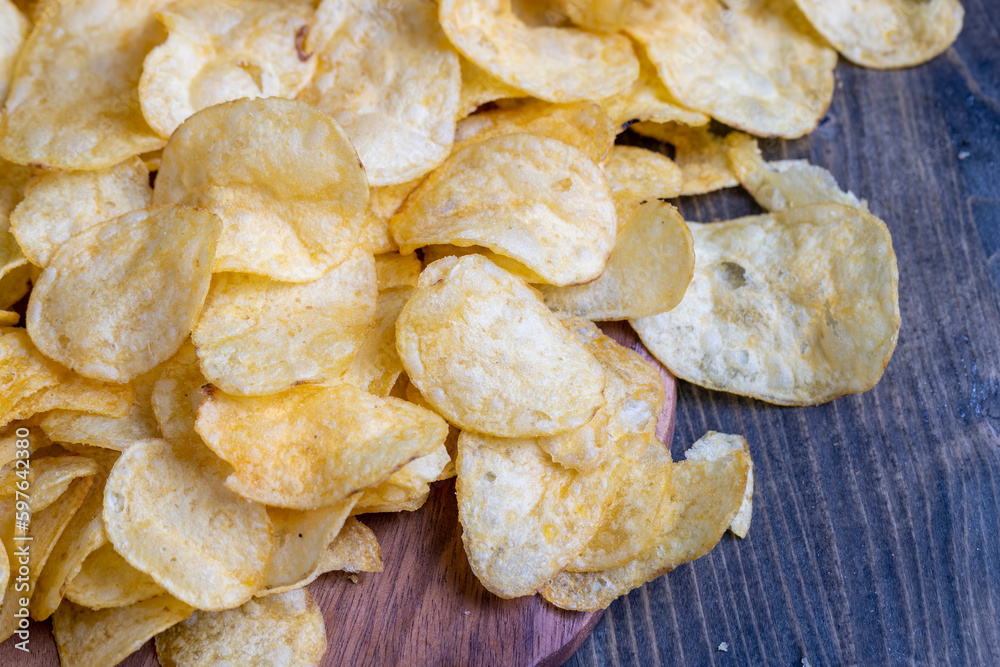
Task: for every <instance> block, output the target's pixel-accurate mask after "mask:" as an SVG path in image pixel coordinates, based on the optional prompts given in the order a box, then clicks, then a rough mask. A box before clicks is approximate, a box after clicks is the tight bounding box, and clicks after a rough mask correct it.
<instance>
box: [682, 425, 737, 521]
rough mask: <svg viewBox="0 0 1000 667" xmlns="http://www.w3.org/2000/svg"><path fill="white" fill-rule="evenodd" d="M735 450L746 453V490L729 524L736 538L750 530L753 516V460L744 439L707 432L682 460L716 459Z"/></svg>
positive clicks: (726, 434)
mask: <svg viewBox="0 0 1000 667" xmlns="http://www.w3.org/2000/svg"><path fill="white" fill-rule="evenodd" d="M736 450H742V451H743V452H745V453H746V459H747V481H746V488H745V489H744V490H743V502H741V503H740V509H739V510H738V511H737V512H736V516H734V517H733V520H732V522H731V523H730V524H729V530H731V531H732V532H733V533H734V534H735V535H737V536H738V537H746V536H747V532H748V531H749V530H750V517H751V516H752V514H753V459H751V458H750V448H749V447H748V446H747V441H746V439H744V438H743V436H740V435H730V434H728V433H716V432H715V431H709V432H708V433H706V434H705V435H703V436H702V437H701V438H700V439H699V440H698V442H696V443H694V444H693V445H691V449H689V450H687V452H686V453H685V454H684V458H686V459H688V460H689V461H703V460H710V459H717V458H721V457H723V456H725V455H726V453H727V452H729V451H736Z"/></svg>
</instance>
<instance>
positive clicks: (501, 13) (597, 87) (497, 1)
mask: <svg viewBox="0 0 1000 667" xmlns="http://www.w3.org/2000/svg"><path fill="white" fill-rule="evenodd" d="M438 17H439V18H440V20H441V27H442V28H444V32H445V34H447V35H448V39H450V40H451V43H452V44H454V45H455V48H457V49H458V50H459V51H461V52H462V55H464V56H465V57H466V58H468V59H469V60H471V61H472V62H473V63H475V64H476V65H477V66H479V67H480V68H482V69H483V70H485V71H486V72H488V73H489V74H491V75H492V76H493V77H495V78H497V79H499V80H500V81H502V82H504V83H506V84H508V85H510V86H513V87H514V88H517V89H519V90H523V91H525V92H527V93H529V94H530V95H532V96H534V97H537V98H539V99H542V100H546V101H548V102H578V101H584V100H597V99H600V98H602V97H608V96H609V95H613V94H615V93H618V92H621V91H623V90H625V89H626V88H627V87H628V86H629V85H631V83H632V82H633V81H635V79H636V77H637V76H638V74H639V63H638V62H637V61H636V58H635V53H633V51H632V45H631V43H629V41H628V39H627V38H626V37H624V36H622V35H597V34H594V33H590V32H586V31H583V30H577V29H575V28H553V27H548V26H539V27H532V26H529V25H527V24H526V23H524V22H523V21H522V20H521V19H520V18H518V17H517V16H516V15H515V14H514V12H513V11H512V9H511V3H510V2H509V0H442V2H441V4H440V8H439V11H438ZM540 53H543V54H545V56H546V57H545V58H544V59H539V58H538V54H540Z"/></svg>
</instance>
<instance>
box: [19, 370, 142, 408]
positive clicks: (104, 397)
mask: <svg viewBox="0 0 1000 667" xmlns="http://www.w3.org/2000/svg"><path fill="white" fill-rule="evenodd" d="M134 401H135V391H134V389H133V387H132V385H130V384H113V383H111V382H102V381H100V380H91V379H90V378H85V377H83V376H81V375H77V374H76V373H73V372H71V371H70V372H67V373H66V374H65V375H64V376H63V379H62V380H60V382H59V384H56V385H54V386H52V387H46V388H45V389H43V390H41V391H39V392H36V393H34V394H32V395H31V396H30V397H28V398H26V399H24V400H22V401H21V402H19V403H18V404H17V410H16V418H17V419H28V418H29V417H31V416H32V415H36V414H39V413H42V412H48V411H50V410H72V411H74V412H82V413H86V414H91V415H100V416H102V417H111V418H115V419H117V418H119V417H124V416H125V415H126V414H127V413H128V411H129V408H130V407H131V406H132V405H133V402H134Z"/></svg>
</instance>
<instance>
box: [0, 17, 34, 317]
mask: <svg viewBox="0 0 1000 667" xmlns="http://www.w3.org/2000/svg"><path fill="white" fill-rule="evenodd" d="M0 30H2V28H0ZM31 173H32V170H31V169H30V168H28V167H22V166H21V165H18V164H13V163H11V162H7V161H6V160H4V159H3V158H0V308H10V307H11V306H13V305H14V304H15V303H17V302H18V300H20V298H21V297H22V296H24V295H25V294H27V293H28V285H29V283H30V282H31V281H32V275H31V271H32V267H31V266H29V264H28V260H27V258H26V257H25V256H24V252H22V250H21V246H20V245H19V244H18V242H17V238H16V237H15V236H14V235H13V234H12V233H11V229H10V219H9V215H10V213H11V211H13V210H14V207H15V206H16V205H17V203H18V202H20V201H21V198H22V197H23V196H24V189H25V186H26V185H27V184H28V180H29V179H30V178H31Z"/></svg>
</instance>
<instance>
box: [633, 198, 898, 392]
mask: <svg viewBox="0 0 1000 667" xmlns="http://www.w3.org/2000/svg"><path fill="white" fill-rule="evenodd" d="M690 227H691V232H692V235H693V237H694V245H695V269H694V278H693V279H692V281H691V285H690V286H689V287H688V291H687V293H686V294H685V295H684V299H683V300H682V301H681V303H680V305H678V306H677V307H676V308H674V309H673V310H671V311H670V312H668V313H663V314H661V315H655V316H653V317H648V318H642V319H637V320H632V326H633V327H634V328H635V330H636V331H637V332H638V333H639V336H640V337H641V338H642V340H643V342H644V343H645V344H646V347H647V348H649V351H650V352H652V353H653V354H654V355H655V356H656V358H657V359H659V360H660V361H662V362H663V364H664V365H665V366H666V367H667V368H668V369H669V370H670V372H672V373H673V374H674V375H676V376H678V377H680V378H683V379H685V380H688V381H690V382H693V383H695V384H699V385H701V386H704V387H708V388H710V389H717V390H721V391H729V392H732V393H736V394H741V395H744V396H751V397H754V398H759V399H761V400H764V401H768V402H771V403H777V404H780V405H816V404H819V403H825V402H827V401H831V400H833V399H835V398H837V397H839V396H843V395H845V394H850V393H855V392H860V391H866V390H868V389H871V388H872V387H873V386H875V384H876V383H877V382H878V380H879V378H881V376H882V372H883V371H884V370H885V366H886V364H887V363H888V362H889V358H890V357H891V356H892V352H893V350H894V349H895V347H896V338H897V335H898V333H899V323H900V320H899V297H898V292H897V282H898V271H897V268H896V256H895V255H894V254H893V251H892V239H891V238H890V237H889V231H888V230H887V229H886V227H885V223H883V222H882V221H881V220H879V219H878V218H875V217H874V216H872V215H869V214H868V213H865V212H864V211H861V210H859V209H855V208H849V207H846V206H841V205H839V204H813V205H811V206H804V207H801V208H794V209H787V210H784V211H778V212H775V213H772V214H768V215H760V216H750V217H747V218H741V219H738V220H731V221H728V222H722V223H712V224H705V225H702V224H691V225H690Z"/></svg>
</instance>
